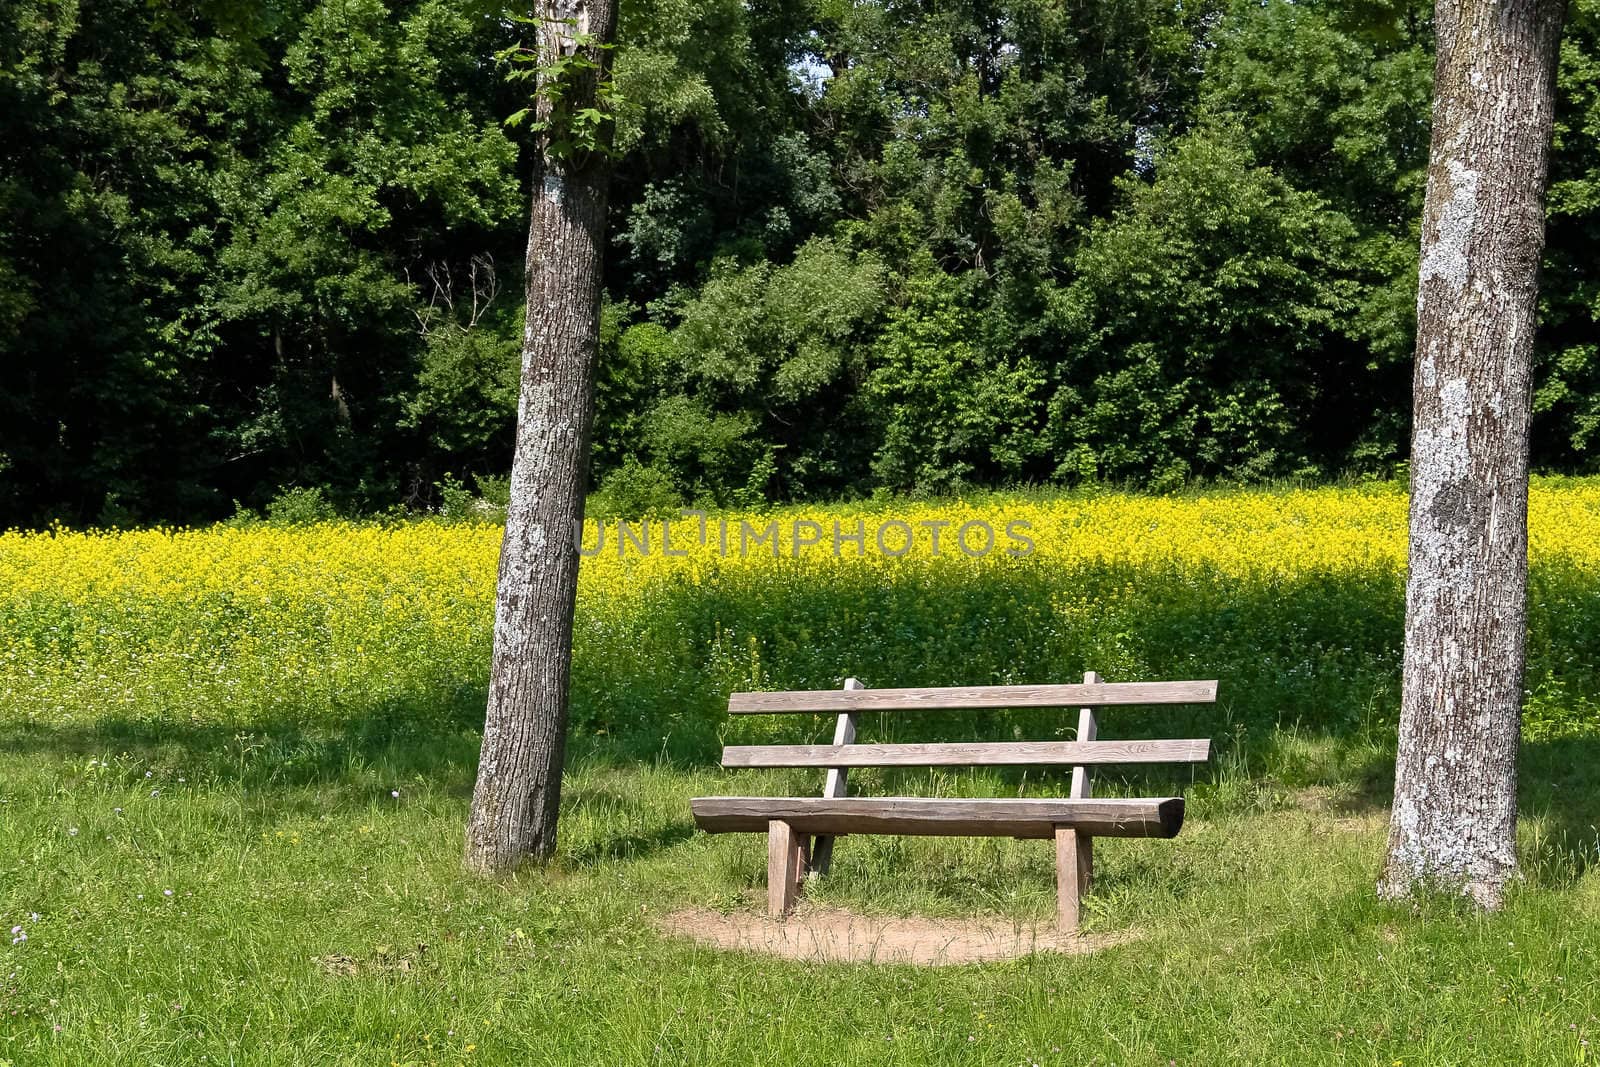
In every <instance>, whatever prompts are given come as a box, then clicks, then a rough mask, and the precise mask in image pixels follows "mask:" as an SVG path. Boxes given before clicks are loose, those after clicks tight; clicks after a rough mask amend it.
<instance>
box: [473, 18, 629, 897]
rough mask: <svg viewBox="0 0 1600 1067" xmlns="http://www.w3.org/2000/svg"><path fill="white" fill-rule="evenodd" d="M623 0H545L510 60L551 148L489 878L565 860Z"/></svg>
mask: <svg viewBox="0 0 1600 1067" xmlns="http://www.w3.org/2000/svg"><path fill="white" fill-rule="evenodd" d="M616 21H617V8H616V4H615V3H614V0H540V3H539V4H538V8H537V15H536V17H535V18H534V19H532V20H529V24H530V25H531V26H532V27H533V28H534V31H535V41H536V44H535V46H534V47H533V48H532V49H520V48H519V49H515V50H512V53H511V54H510V55H509V58H511V59H513V60H519V61H522V62H525V63H526V64H527V66H526V67H525V68H524V69H525V70H526V71H527V72H528V73H529V74H530V75H531V77H532V79H533V81H534V85H535V94H534V96H535V102H534V106H533V109H532V110H533V113H534V117H535V119H536V124H535V128H536V129H537V130H538V131H539V141H540V145H539V148H540V151H539V154H538V163H537V173H535V175H534V183H533V196H532V201H533V204H532V210H531V216H532V217H531V222H530V224H529V229H528V256H527V279H526V282H527V319H526V325H525V326H524V328H523V346H522V387H521V400H520V402H519V405H518V413H517V438H516V449H515V452H514V454H513V457H512V466H511V505H510V511H509V513H508V514H507V517H506V532H505V541H504V542H503V544H502V546H501V550H500V575H499V586H498V589H497V592H496V599H495V619H494V656H493V659H492V661H491V664H490V673H489V706H488V711H487V714H486V717H485V722H484V730H483V751H482V754H481V756H480V757H479V763H478V781H477V786H476V788H475V789H474V790H473V795H472V810H471V813H470V815H469V817H468V821H467V839H466V854H465V857H464V858H465V862H466V865H467V867H468V868H469V869H471V870H474V871H477V872H480V873H484V874H488V873H492V872H496V871H504V870H509V869H511V868H513V867H515V866H516V865H517V864H518V863H520V862H521V861H522V860H523V859H525V858H529V857H532V858H538V859H543V858H546V857H548V856H550V855H551V854H552V853H553V852H554V851H555V845H556V817H557V813H558V810H559V807H560V802H561V771H562V762H563V757H564V754H565V748H566V734H567V687H568V679H569V673H570V668H571V663H572V613H573V609H574V606H575V604H576V600H577V592H578V545H577V539H576V537H575V536H574V531H575V527H576V526H577V524H578V523H579V522H581V521H582V519H583V496H584V490H585V484H586V482H587V477H588V458H589V431H590V424H591V422H592V421H593V418H594V370H595V360H596V355H597V352H598V350H599V342H600V297H601V290H600V282H601V267H602V263H603V252H604V242H605V221H606V194H607V190H608V185H609V181H610V172H611V166H610V158H609V157H610V149H611V138H612V135H613V130H612V125H611V123H610V121H609V118H608V116H607V115H606V113H605V111H604V110H603V107H604V105H605V103H606V100H605V97H606V96H607V95H608V94H609V83H608V81H607V70H608V67H609V48H610V41H611V38H612V35H613V34H614V33H615V30H616Z"/></svg>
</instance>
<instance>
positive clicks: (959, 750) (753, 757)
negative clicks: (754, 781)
mask: <svg viewBox="0 0 1600 1067" xmlns="http://www.w3.org/2000/svg"><path fill="white" fill-rule="evenodd" d="M1210 755H1211V742H1210V741H1209V740H1207V739H1206V738H1195V739H1192V740H1189V739H1170V740H1169V739H1162V740H1155V741H1000V742H948V743H936V744H913V745H877V744H868V745H729V746H727V747H726V748H724V749H723V750H722V765H723V766H724V767H982V766H990V767H1022V766H1034V765H1041V764H1043V765H1050V764H1055V765H1067V764H1117V763H1203V762H1205V760H1206V759H1208V758H1209V757H1210Z"/></svg>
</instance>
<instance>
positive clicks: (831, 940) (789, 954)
mask: <svg viewBox="0 0 1600 1067" xmlns="http://www.w3.org/2000/svg"><path fill="white" fill-rule="evenodd" d="M656 926H657V927H658V928H659V929H660V930H662V931H663V932H665V933H668V934H672V935H674V936H678V937H689V938H693V939H694V940H696V941H700V942H703V943H705V944H708V945H712V946H714V947H716V948H721V949H728V950H730V951H735V952H758V953H766V954H768V955H773V956H781V957H783V958H785V959H791V960H809V961H813V962H818V963H912V964H917V965H920V966H924V967H939V966H947V965H951V964H959V963H983V962H988V961H994V960H1010V959H1016V958H1017V957H1019V956H1026V955H1029V954H1031V953H1034V952H1057V953H1063V954H1066V955H1082V954H1085V953H1089V952H1097V951H1099V950H1100V949H1103V948H1110V947H1112V946H1113V945H1120V944H1123V943H1124V942H1127V941H1131V940H1133V939H1134V938H1135V937H1137V936H1138V934H1137V933H1136V932H1135V931H1131V930H1125V931H1119V932H1116V933H1108V934H1088V935H1083V934H1071V933H1063V932H1062V931H1060V930H1056V929H1053V928H1043V929H1036V928H1031V927H1020V928H1019V927H1017V926H1014V925H1012V924H1010V923H1003V922H999V921H993V920H989V921H985V920H966V921H956V920H946V919H922V918H889V917H884V916H874V915H857V914H855V913H854V912H849V911H843V910H839V909H834V908H811V907H801V908H800V909H799V910H798V911H796V912H795V913H794V914H793V915H791V916H789V918H788V919H786V920H785V921H783V922H777V921H775V920H773V919H769V918H767V917H766V916H765V915H757V914H752V913H750V912H733V913H731V914H725V913H723V912H720V911H712V910H710V909H706V908H685V909H682V910H679V911H675V912H672V913H671V914H669V915H666V916H663V917H661V918H658V919H657V920H656Z"/></svg>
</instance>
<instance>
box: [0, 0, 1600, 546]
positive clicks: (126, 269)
mask: <svg viewBox="0 0 1600 1067" xmlns="http://www.w3.org/2000/svg"><path fill="white" fill-rule="evenodd" d="M1430 8H1431V5H1429V4H1427V3H1425V2H1418V0H1394V2H1389V0H1347V2H1340V3H1334V2H1329V0H1295V2H1289V0H1196V2H1193V3H1191V2H1186V0H1164V2H1158V0H1114V2H1106V0H914V2H912V0H748V2H745V0H632V2H630V3H626V4H624V6H623V11H622V22H621V27H620V31H619V44H618V47H617V51H616V57H615V58H616V76H615V83H616V91H617V92H616V99H617V111H618V113H617V118H616V121H617V124H618V138H617V142H618V148H619V153H620V155H619V159H618V162H617V167H616V177H615V180H614V185H613V193H612V214H611V218H612V221H611V234H610V241H609V246H608V255H609V259H610V263H609V265H608V276H607V288H608V292H607V300H606V305H605V312H604V336H603V346H602V353H601V365H600V370H599V381H600V390H599V410H598V414H597V422H596V426H595V435H594V471H593V475H594V476H593V482H594V484H595V485H596V486H597V487H598V490H599V491H598V494H597V496H596V497H595V498H594V500H593V501H592V506H593V510H594V512H595V513H597V514H602V515H603V514H607V513H610V514H618V513H638V512H641V511H645V510H649V509H651V508H666V507H671V506H674V505H677V504H680V503H695V504H702V505H714V506H729V507H739V508H750V507H761V506H763V505H764V504H765V503H767V502H769V501H771V502H783V501H801V500H841V499H842V500H849V499H862V498H867V497H871V496H874V495H883V494H888V493H910V494H925V495H932V494H949V493H959V492H966V491H970V490H972V489H974V488H982V487H1015V486H1026V485H1037V486H1075V485H1080V484H1114V485H1121V486H1130V487H1139V488H1148V489H1154V490H1157V491H1161V490H1170V489H1175V488H1179V487H1183V486H1185V485H1191V484H1196V483H1203V484H1217V483H1238V484H1246V483H1256V482H1263V481H1271V480H1278V479H1295V480H1301V481H1324V480H1332V479H1338V478H1350V477H1355V478H1362V477H1371V478H1389V477H1393V476H1395V475H1396V474H1403V466H1402V461H1403V459H1404V457H1405V453H1406V447H1407V437H1408V428H1409V418H1410V399H1411V395H1410V393H1411V391H1410V374H1411V371H1410V362H1411V358H1410V357H1411V349H1412V339H1413V331H1414V315H1415V310H1414V305H1415V286H1416V276H1417V262H1416V259H1417V246H1418V232H1417V226H1418V220H1419V217H1420V214H1421V199H1422V194H1423V182H1424V169H1425V165H1426V162H1427V152H1428V135H1429V105H1430V92H1431V78H1432V67H1433V59H1432V32H1431V25H1430V23H1431V11H1430ZM0 25H4V26H6V27H7V28H8V31H9V32H7V33H6V34H4V35H0V376H3V378H0V527H3V526H24V527H29V526H34V527H37V526H42V525H45V524H48V523H50V522H55V521H60V522H65V523H67V524H71V525H83V524H100V525H132V524H140V523H149V522H179V523H190V522H206V521H211V520H216V519H222V518H226V517H228V516H230V515H233V514H235V513H237V512H238V511H239V510H240V509H246V510H250V509H255V510H261V509H266V510H269V511H271V510H277V511H279V512H281V513H284V514H289V513H295V514H296V515H298V516H300V517H307V518H316V517H319V516H322V515H324V514H327V513H332V512H338V513H341V514H345V515H351V516H361V515H372V514H377V513H384V512H398V511H408V510H410V511H414V510H422V509H430V510H438V509H440V508H441V507H444V508H448V507H450V506H459V504H460V502H461V501H462V500H464V499H467V498H469V497H471V496H482V497H487V498H490V499H493V498H494V497H495V496H496V495H498V494H503V492H504V475H505V473H506V471H507V470H508V469H509V465H510V446H511V438H512V430H513V426H514V421H515V417H516V394H517V365H518V353H519V345H520V336H521V317H522V303H523V302H522V299H521V292H520V285H521V277H522V266H523V255H524V246H525V243H526V229H527V205H528V197H529V195H530V190H529V188H528V175H529V173H530V170H531V166H530V164H531V159H530V155H529V154H530V146H531V138H530V136H529V135H528V134H527V132H526V131H525V130H520V129H515V128H509V127H507V126H506V125H505V123H504V119H505V117H506V116H507V115H510V114H511V113H513V112H514V111H516V110H517V109H518V108H519V107H521V106H522V105H523V103H524V101H523V100H522V99H521V96H520V94H524V93H525V87H521V86H518V85H515V84H508V83H507V82H506V80H505V71H504V69H503V68H501V67H499V66H498V65H497V64H496V62H495V59H494V57H495V54H496V52H497V51H499V50H501V49H504V48H506V47H507V46H509V45H512V44H514V43H515V42H516V41H517V39H518V36H519V34H520V33H523V32H525V31H526V27H525V26H522V25H519V24H518V23H516V22H514V21H512V20H510V19H508V18H506V17H505V16H504V13H503V9H502V7H501V6H500V5H499V4H479V3H476V2H473V0H467V2H462V0H390V2H388V3H384V2H380V0H339V2H322V3H311V2H304V0H271V2H267V3H256V2H245V0H190V2H187V3H150V2H145V0H95V2H94V3H92V4H80V3H78V2H77V0H0ZM1597 241H1600V0H1574V3H1573V6H1572V11H1571V15H1570V22H1569V26H1568V30H1567V34H1566V40H1565V42H1564V44H1563V48H1562V55H1561V63H1560V73H1559V101H1558V111H1557V119H1556V133H1555V151H1554V156H1553V167H1552V174H1551V187H1550V197H1549V241H1548V246H1547V249H1546V252H1545V262H1544V280H1543V290H1542V326H1541V334H1540V342H1539V350H1538V357H1537V358H1538V364H1537V372H1536V373H1537V377H1536V382H1535V408H1536V414H1535V422H1534V443H1533V459H1534V465H1535V467H1536V468H1538V469H1542V470H1545V471H1555V472H1572V473H1585V472H1593V471H1595V470H1600V351H1597V339H1600V266H1597V265H1596V262H1595V259H1596V257H1595V255H1594V249H1595V248H1596V247H1597Z"/></svg>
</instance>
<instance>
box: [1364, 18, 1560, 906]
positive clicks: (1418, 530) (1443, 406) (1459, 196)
mask: <svg viewBox="0 0 1600 1067" xmlns="http://www.w3.org/2000/svg"><path fill="white" fill-rule="evenodd" d="M1564 14H1565V12H1564V3H1563V2H1561V0H1500V2H1496V0H1438V5H1437V9H1436V15H1435V21H1436V24H1437V25H1436V29H1437V32H1438V60H1437V65H1436V68H1435V75H1434V77H1435V81H1434V112H1433V141H1432V148H1431V153H1430V157H1429V165H1428V190H1427V199H1426V203H1425V206H1424V209H1423V226H1422V263H1421V271H1420V275H1419V288H1418V292H1417V351H1416V376H1415V380H1414V384H1413V394H1414V395H1413V405H1414V425H1413V430H1412V444H1411V536H1410V547H1411V563H1410V575H1409V580H1408V582H1407V585H1406V637H1405V667H1404V680H1403V689H1402V694H1401V708H1400V745H1399V751H1398V754H1397V757H1396V761H1395V797H1394V810H1393V813H1392V815H1391V817H1390V823H1389V849H1388V859H1387V863H1386V865H1385V868H1384V872H1383V876H1382V879H1381V881H1380V883H1379V892H1380V894H1381V895H1383V896H1386V897H1398V896H1404V895H1406V894H1408V893H1410V892H1412V891H1414V890H1417V889H1420V888H1437V889H1444V890H1447V891H1451V892H1462V893H1465V894H1466V895H1468V896H1470V897H1471V898H1472V899H1473V900H1475V901H1477V902H1478V903H1479V904H1480V905H1482V906H1484V907H1489V908H1493V907H1498V906H1499V904H1500V902H1501V897H1502V893H1503V890H1504V888H1505V886H1506V883H1507V882H1508V881H1509V880H1510V879H1511V878H1512V877H1514V876H1515V874H1516V869H1517V857H1516V833H1517V746H1518V742H1519V738H1520V733H1521V705H1522V670H1523V645H1524V638H1525V634H1526V605H1525V600H1526V592H1527V568H1528V530H1527V526H1528V523H1527V511H1528V420H1529V403H1530V401H1529V379H1530V376H1531V365H1532V355H1533V336H1534V325H1535V316H1536V312H1537V303H1538V288H1539V259H1540V255H1541V252H1542V250H1543V246H1544V192H1545V178H1546V169H1547V167H1546V164H1547V158H1548V155H1549V148H1550V129H1551V118H1552V109H1553V104H1554V95H1555V86H1554V83H1555V65H1556V55H1557V46H1558V41H1559V39H1560V35H1561V23H1562V19H1563V16H1564Z"/></svg>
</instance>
